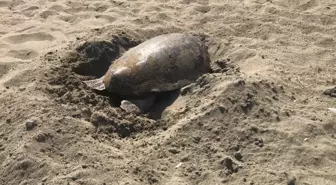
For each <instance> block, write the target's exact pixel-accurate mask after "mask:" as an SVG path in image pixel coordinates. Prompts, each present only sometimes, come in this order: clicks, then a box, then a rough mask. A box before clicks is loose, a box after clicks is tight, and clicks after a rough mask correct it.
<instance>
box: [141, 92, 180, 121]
mask: <svg viewBox="0 0 336 185" xmlns="http://www.w3.org/2000/svg"><path fill="white" fill-rule="evenodd" d="M179 95H180V89H178V90H174V91H167V92H162V93H159V94H157V95H156V100H155V102H154V103H153V105H152V106H151V107H150V108H149V109H148V111H147V114H148V116H149V118H150V119H154V120H158V119H161V117H162V113H163V112H164V111H165V110H166V108H167V107H169V106H170V105H172V104H173V103H174V102H175V100H176V99H177V98H178V97H179Z"/></svg>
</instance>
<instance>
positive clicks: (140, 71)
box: [85, 33, 211, 113]
mask: <svg viewBox="0 0 336 185" xmlns="http://www.w3.org/2000/svg"><path fill="white" fill-rule="evenodd" d="M210 70H211V68H210V58H209V53H208V50H207V47H206V46H205V45H204V44H203V42H202V41H200V40H199V39H198V38H196V37H194V36H191V35H189V34H185V33H171V34H165V35H160V36H157V37H154V38H152V39H149V40H147V41H145V42H143V43H141V44H139V45H138V46H136V47H134V48H132V49H130V50H128V51H127V52H125V54H124V55H123V56H122V57H120V58H119V59H117V60H115V61H114V62H113V63H112V64H111V66H110V67H109V69H108V71H107V72H106V73H105V75H104V76H103V77H102V78H99V79H96V80H91V81H86V82H85V83H86V84H87V85H88V86H90V87H91V88H93V89H97V90H107V91H108V92H113V93H117V94H120V95H122V96H127V97H138V98H137V100H136V101H133V102H132V100H129V101H128V102H127V100H125V101H123V102H124V104H123V102H122V106H121V108H123V109H125V110H126V111H128V112H134V113H140V112H145V111H146V110H145V109H147V108H149V106H150V105H149V106H147V104H151V103H153V102H154V101H153V98H149V97H150V96H152V95H153V94H155V93H158V92H164V91H172V90H177V89H180V88H182V87H184V86H186V85H188V84H190V83H192V82H194V81H195V80H196V79H197V78H198V77H200V76H201V75H202V74H204V73H208V72H210ZM139 97H144V98H139ZM125 102H126V104H125ZM126 105H127V106H126ZM128 105H130V106H134V105H135V107H138V110H137V111H134V110H133V109H134V107H133V108H132V110H127V109H128V108H127V107H128Z"/></svg>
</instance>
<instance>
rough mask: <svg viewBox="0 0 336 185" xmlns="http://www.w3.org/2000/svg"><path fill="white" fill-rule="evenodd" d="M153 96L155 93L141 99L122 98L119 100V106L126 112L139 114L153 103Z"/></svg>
mask: <svg viewBox="0 0 336 185" xmlns="http://www.w3.org/2000/svg"><path fill="white" fill-rule="evenodd" d="M155 98H156V97H155V95H151V96H147V97H145V98H142V99H131V100H123V101H121V105H120V108H122V109H123V110H125V111H126V112H128V113H133V114H136V115H139V114H142V113H145V112H146V111H148V109H149V108H150V107H151V106H152V105H153V103H154V101H155Z"/></svg>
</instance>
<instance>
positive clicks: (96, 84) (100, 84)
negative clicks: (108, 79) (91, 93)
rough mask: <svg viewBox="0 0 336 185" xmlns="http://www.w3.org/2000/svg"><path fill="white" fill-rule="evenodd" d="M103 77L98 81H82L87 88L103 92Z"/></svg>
mask: <svg viewBox="0 0 336 185" xmlns="http://www.w3.org/2000/svg"><path fill="white" fill-rule="evenodd" d="M104 77H105V76H102V77H100V78H98V79H94V80H87V81H83V82H84V83H85V84H86V85H87V86H89V87H90V88H92V89H95V90H98V91H103V90H105V89H106V87H105V84H104V82H103V80H104Z"/></svg>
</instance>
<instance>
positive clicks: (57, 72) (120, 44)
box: [45, 34, 233, 137]
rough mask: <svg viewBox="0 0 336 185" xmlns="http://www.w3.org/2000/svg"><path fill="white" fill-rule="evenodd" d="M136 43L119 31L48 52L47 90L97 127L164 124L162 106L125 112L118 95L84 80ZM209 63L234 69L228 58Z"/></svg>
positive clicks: (169, 95) (124, 132)
mask: <svg viewBox="0 0 336 185" xmlns="http://www.w3.org/2000/svg"><path fill="white" fill-rule="evenodd" d="M139 43H141V41H139V40H135V39H133V38H132V37H130V36H128V35H126V34H121V35H116V36H113V37H112V38H111V39H105V40H100V41H87V42H85V43H84V44H81V45H79V46H78V47H76V48H75V49H71V48H70V51H69V52H68V53H67V54H66V55H65V56H64V57H61V58H59V56H57V53H53V52H50V53H48V54H47V55H46V56H45V58H46V60H47V61H56V64H55V67H53V68H51V69H50V72H49V73H46V74H47V75H46V78H47V82H48V84H49V85H48V86H47V88H46V90H47V92H48V93H49V94H50V97H51V98H52V99H53V100H55V101H56V102H57V103H59V104H61V105H66V106H70V107H75V108H73V109H74V110H75V111H64V112H65V114H70V116H72V117H75V118H80V119H85V120H87V121H90V122H92V123H93V124H95V126H96V127H97V130H98V131H102V132H108V133H111V132H112V133H117V135H119V136H120V137H128V136H132V135H134V134H135V133H138V132H140V131H146V130H148V129H153V128H166V124H167V123H166V122H164V121H161V120H160V118H161V114H162V112H163V110H164V109H162V110H159V113H158V114H156V113H155V114H144V115H140V116H135V115H130V114H126V113H125V112H124V111H122V110H121V109H120V108H118V107H119V105H120V102H121V98H120V97H119V96H118V95H117V94H112V93H107V92H105V91H95V90H92V89H90V88H89V87H87V86H86V85H85V84H84V83H83V81H85V80H90V79H95V78H99V77H101V76H103V75H104V74H105V72H106V71H107V70H108V67H109V66H110V65H111V62H113V61H114V60H115V59H117V58H118V57H120V56H121V55H122V54H123V53H124V52H125V51H127V50H128V49H129V48H132V47H134V46H136V45H138V44H139ZM212 65H213V71H214V72H221V73H223V72H227V71H230V70H231V71H232V69H233V67H232V66H231V65H229V64H228V61H227V60H217V61H214V62H213V64H212ZM179 94H180V91H179V90H177V91H174V92H165V93H162V94H160V95H158V97H157V101H159V102H160V101H167V99H169V101H168V103H167V106H168V105H169V104H171V103H172V102H173V101H174V100H175V99H176V98H177V97H178V96H179ZM165 103H166V102H165Z"/></svg>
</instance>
